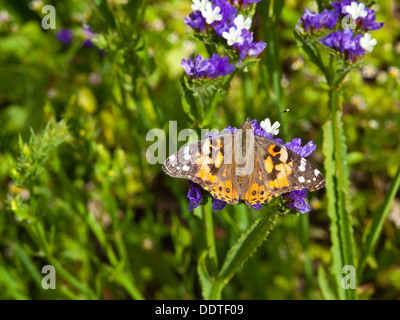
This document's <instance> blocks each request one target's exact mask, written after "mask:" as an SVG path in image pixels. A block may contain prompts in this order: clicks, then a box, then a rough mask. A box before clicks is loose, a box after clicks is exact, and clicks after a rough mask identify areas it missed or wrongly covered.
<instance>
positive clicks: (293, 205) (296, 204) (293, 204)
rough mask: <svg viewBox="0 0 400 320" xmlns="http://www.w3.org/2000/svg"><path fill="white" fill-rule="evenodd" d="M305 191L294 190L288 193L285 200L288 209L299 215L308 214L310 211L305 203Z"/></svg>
mask: <svg viewBox="0 0 400 320" xmlns="http://www.w3.org/2000/svg"><path fill="white" fill-rule="evenodd" d="M306 197H307V189H303V190H296V191H292V192H290V193H288V194H287V195H286V196H285V198H286V200H288V201H289V203H288V208H289V209H296V211H298V212H300V213H306V212H310V211H311V209H310V207H309V206H308V203H307V201H306Z"/></svg>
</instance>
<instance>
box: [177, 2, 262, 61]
mask: <svg viewBox="0 0 400 320" xmlns="http://www.w3.org/2000/svg"><path fill="white" fill-rule="evenodd" d="M259 1H260V0H233V1H228V0H212V1H210V0H193V5H192V8H193V10H194V12H192V13H191V14H190V15H189V17H187V18H185V23H186V24H187V25H188V26H190V27H191V28H193V29H194V30H195V31H198V32H200V33H203V34H210V35H213V34H216V35H217V36H218V37H219V38H221V39H224V41H226V40H228V45H229V46H231V47H232V48H233V49H234V50H235V51H236V52H237V55H238V57H239V58H238V65H239V66H240V65H241V62H242V61H243V59H245V58H246V57H250V56H257V55H259V54H260V53H261V52H262V51H263V50H264V49H265V47H266V46H267V44H266V43H265V42H262V41H260V42H255V41H254V38H253V33H252V32H250V31H249V28H250V25H251V19H249V18H247V19H245V17H244V16H243V15H242V14H239V10H238V8H237V7H236V6H238V7H239V8H240V9H241V8H243V7H246V6H249V5H251V4H253V3H256V2H259ZM237 18H238V19H237ZM236 19H237V20H236ZM231 30H232V32H231ZM224 34H227V36H228V37H229V39H228V38H227V36H224ZM233 36H235V37H234V38H231V37H233Z"/></svg>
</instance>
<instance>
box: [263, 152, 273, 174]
mask: <svg viewBox="0 0 400 320" xmlns="http://www.w3.org/2000/svg"><path fill="white" fill-rule="evenodd" d="M264 167H265V170H266V171H267V172H268V173H271V172H272V171H273V170H274V164H273V163H272V158H271V157H270V156H268V158H267V159H266V160H264Z"/></svg>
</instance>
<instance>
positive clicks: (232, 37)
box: [222, 27, 243, 46]
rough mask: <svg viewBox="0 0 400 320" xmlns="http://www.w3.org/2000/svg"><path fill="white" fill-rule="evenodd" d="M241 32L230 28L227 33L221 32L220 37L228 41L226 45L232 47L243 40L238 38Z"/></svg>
mask: <svg viewBox="0 0 400 320" xmlns="http://www.w3.org/2000/svg"><path fill="white" fill-rule="evenodd" d="M241 33H242V30H240V29H236V28H235V27H231V28H230V29H229V32H223V33H222V36H223V37H224V38H225V39H226V40H227V41H228V45H229V46H232V45H233V44H235V43H239V44H240V43H242V42H243V38H242V37H241V36H240V34H241Z"/></svg>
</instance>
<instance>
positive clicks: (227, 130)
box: [224, 126, 238, 133]
mask: <svg viewBox="0 0 400 320" xmlns="http://www.w3.org/2000/svg"><path fill="white" fill-rule="evenodd" d="M224 131H225V132H231V133H235V132H237V131H238V129H237V128H235V127H231V126H228V127H226V128H225V129H224Z"/></svg>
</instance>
